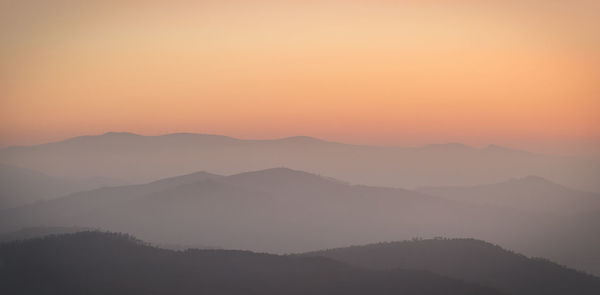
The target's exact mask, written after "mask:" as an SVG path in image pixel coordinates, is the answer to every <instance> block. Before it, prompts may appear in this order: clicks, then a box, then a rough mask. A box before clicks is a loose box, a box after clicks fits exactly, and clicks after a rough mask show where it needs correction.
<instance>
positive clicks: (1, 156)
mask: <svg viewBox="0 0 600 295" xmlns="http://www.w3.org/2000/svg"><path fill="white" fill-rule="evenodd" d="M0 163H4V164H9V165H15V166H20V167H27V168H30V169H34V170H38V171H41V172H44V173H47V174H49V175H55V176H60V177H67V178H71V177H85V176H105V177H112V178H118V179H124V180H127V181H129V182H130V183H140V182H147V181H152V180H156V179H160V178H164V177H168V176H171V175H178V174H185V173H190V172H193V171H209V172H213V173H217V174H225V175H229V174H235V173H241V172H244V171H253V170H261V169H267V168H272V167H281V166H283V167H290V168H294V169H298V170H303V171H308V172H312V173H319V174H323V175H328V176H331V177H335V178H338V179H342V180H345V181H349V182H352V183H356V184H365V185H375V186H388V187H404V188H416V187H421V186H444V185H477V184H482V183H492V182H498V181H502V180H505V179H509V178H511V177H524V176H527V175H539V176H542V177H545V178H548V179H551V180H552V181H555V182H558V183H561V184H565V185H568V186H571V187H575V188H579V189H584V190H588V191H596V192H600V183H599V182H598V181H597V179H598V178H599V177H600V163H598V162H593V161H584V160H579V159H574V158H567V157H555V156H546V155H538V154H532V153H528V152H524V151H518V150H510V149H506V148H501V147H497V146H489V147H486V148H472V147H468V146H464V145H461V144H441V145H428V146H423V147H415V148H400V147H374V146H358V145H348V144H342V143H334V142H327V141H323V140H319V139H316V138H310V137H291V138H283V139H279V140H241V139H236V138H231V137H226V136H218V135H206V134H187V133H179V134H167V135H163V136H141V135H137V134H132V133H114V132H111V133H106V134H103V135H99V136H81V137H76V138H71V139H68V140H64V141H59V142H54V143H48V144H42V145H37V146H29V147H10V148H5V149H2V150H0Z"/></svg>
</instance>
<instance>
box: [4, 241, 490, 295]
mask: <svg viewBox="0 0 600 295" xmlns="http://www.w3.org/2000/svg"><path fill="white" fill-rule="evenodd" d="M0 293H2V294H61V295H68V294H127V295H134V294H219V295H228V294H244V295H246V294H262V295H268V294H277V295H279V294H290V295H291V294H344V295H352V294H415V295H416V294H444V295H448V294H450V295H451V294H461V295H468V294H486V295H487V294H490V295H492V294H500V293H499V292H497V291H495V290H492V289H490V288H488V287H483V286H479V285H475V284H469V283H464V282H461V281H458V280H453V279H449V278H446V277H443V276H440V275H436V274H432V273H429V272H424V271H413V270H389V271H370V270H362V269H358V268H354V267H350V266H346V265H345V264H342V263H339V262H336V261H333V260H330V259H327V258H313V257H294V256H277V255H269V254H258V253H252V252H247V251H229V250H187V251H171V250H164V249H158V248H154V247H150V246H148V245H145V244H143V243H142V242H140V241H139V240H136V239H134V238H132V237H131V236H126V235H121V234H111V233H99V232H82V233H76V234H67V235H61V236H51V237H47V238H43V239H35V240H28V241H23V242H14V243H9V244H3V245H0Z"/></svg>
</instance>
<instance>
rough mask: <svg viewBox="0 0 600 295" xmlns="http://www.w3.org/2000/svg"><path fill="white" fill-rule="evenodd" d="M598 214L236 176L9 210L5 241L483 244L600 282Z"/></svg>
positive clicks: (273, 172)
mask: <svg viewBox="0 0 600 295" xmlns="http://www.w3.org/2000/svg"><path fill="white" fill-rule="evenodd" d="M530 180H531V179H529V178H526V179H524V180H523V181H530ZM565 198H568V196H565ZM573 212H576V211H575V209H574V210H573ZM595 212H598V211H595ZM595 212H587V211H586V212H581V213H577V214H572V215H569V216H560V215H554V214H549V213H546V212H544V211H539V212H538V211H532V210H516V209H511V208H503V207H497V206H494V205H489V204H477V203H472V202H468V201H456V200H450V199H446V198H444V197H439V196H431V195H427V194H424V193H420V192H415V191H410V190H405V189H398V188H385V187H372V186H364V185H352V184H348V183H345V182H343V181H339V180H336V179H332V178H328V177H324V176H319V175H315V174H311V173H307V172H302V171H297V170H291V169H288V168H272V169H267V170H261V171H254V172H246V173H240V174H235V175H231V176H220V175H215V174H211V173H206V172H196V173H192V174H188V175H183V176H178V177H171V178H166V179H162V180H158V181H154V182H150V183H147V184H138V185H128V186H120V187H104V188H100V189H95V190H91V191H85V192H79V193H74V194H71V195H68V196H65V197H62V198H58V199H55V200H51V201H45V202H38V203H35V204H31V205H27V206H23V207H19V208H14V209H10V210H4V211H2V212H1V213H2V214H0V232H10V231H15V230H19V229H22V228H26V227H38V226H62V227H72V226H78V227H88V228H101V229H106V230H111V231H119V232H127V233H131V234H135V235H136V236H138V237H140V238H142V239H144V240H147V241H150V242H152V243H154V244H177V245H198V244H199V245H218V246H220V247H223V248H228V249H245V250H253V251H259V252H271V253H294V252H295V253H297V252H304V251H310V250H318V249H324V248H332V247H341V246H346V245H351V244H366V243H371V242H374V241H386V240H406V239H411V238H413V237H425V238H427V237H436V236H446V237H476V238H478V239H484V240H487V241H490V242H493V243H497V244H500V245H503V246H505V247H508V248H509V249H514V250H517V251H519V252H522V253H525V254H527V255H535V256H542V257H547V258H550V259H552V260H554V261H557V262H559V263H562V264H566V265H569V266H571V267H575V268H577V269H581V270H586V271H589V272H593V273H597V272H598V271H599V270H598V266H599V265H600V264H599V263H598V261H599V260H598V257H599V256H598V255H599V251H598V250H597V249H599V247H596V246H599V245H600V239H598V235H597V234H596V233H597V229H596V228H595V226H593V225H594V224H597V223H596V221H598V220H600V218H598V217H599V216H598V215H596V213H595Z"/></svg>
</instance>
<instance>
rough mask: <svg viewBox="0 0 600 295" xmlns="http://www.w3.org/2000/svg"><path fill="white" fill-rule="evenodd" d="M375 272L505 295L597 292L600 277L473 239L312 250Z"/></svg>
mask: <svg viewBox="0 0 600 295" xmlns="http://www.w3.org/2000/svg"><path fill="white" fill-rule="evenodd" d="M303 256H321V257H327V258H331V259H335V260H337V261H340V262H344V263H348V264H350V265H354V266H358V267H364V268H369V269H377V270H389V269H398V268H402V269H418V270H426V271H431V272H433V273H437V274H441V275H444V276H447V277H450V278H455V279H460V280H463V281H465V282H471V283H478V284H481V285H485V286H490V287H493V288H496V289H498V290H501V291H503V292H505V293H507V294H515V295H521V294H522V295H529V294H545V295H552V294H581V295H583V294H590V295H591V294H598V292H599V291H600V278H598V277H594V276H591V275H587V274H585V273H581V272H578V271H575V270H572V269H568V268H566V267H563V266H560V265H558V264H555V263H552V262H550V261H547V260H543V259H538V258H535V259H532V258H528V257H526V256H523V255H520V254H516V253H513V252H510V251H506V250H504V249H502V248H500V247H498V246H495V245H492V244H490V243H486V242H483V241H478V240H473V239H440V238H438V239H428V240H413V241H405V242H390V243H379V244H371V245H366V246H354V247H348V248H339V249H330V250H325V251H317V252H311V253H307V254H303Z"/></svg>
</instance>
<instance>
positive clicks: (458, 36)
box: [0, 0, 600, 152]
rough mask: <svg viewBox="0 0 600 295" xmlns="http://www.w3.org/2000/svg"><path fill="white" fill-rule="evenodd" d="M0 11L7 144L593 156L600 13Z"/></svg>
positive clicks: (358, 4) (542, 7)
mask: <svg viewBox="0 0 600 295" xmlns="http://www.w3.org/2000/svg"><path fill="white" fill-rule="evenodd" d="M121 2H127V4H122V3H121ZM0 3H1V4H0V38H1V39H0V146H7V145H13V144H34V143H41V142H46V141H50V140H58V139H62V138H66V137H71V136H76V135H82V134H97V133H102V132H106V131H131V132H136V133H140V134H148V135H154V134H162V133H167V132H199V133H214V134H224V135H230V136H235V137H241V138H274V137H285V136H293V135H309V136H315V137H320V138H325V139H329V140H336V141H344V142H351V143H362V144H376V145H418V144H425V143H440V142H449V141H452V142H463V143H466V144H471V145H487V144H490V143H494V144H502V145H507V146H512V147H519V148H526V149H531V150H538V151H552V152H564V151H568V152H590V151H593V150H594V149H598V150H600V115H599V113H600V82H599V81H600V5H599V4H598V3H600V2H599V1H535V0H529V1H441V0H440V1H332V0H331V1H241V0H240V1H106V0H104V1H100V0H92V1H74V0H73V1H67V0H63V1H60V0H57V1H49V0H48V1H42V0H19V1H8V0H0Z"/></svg>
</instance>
